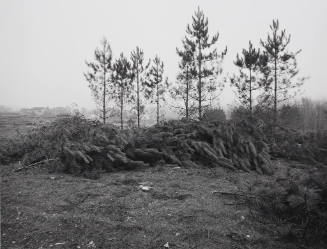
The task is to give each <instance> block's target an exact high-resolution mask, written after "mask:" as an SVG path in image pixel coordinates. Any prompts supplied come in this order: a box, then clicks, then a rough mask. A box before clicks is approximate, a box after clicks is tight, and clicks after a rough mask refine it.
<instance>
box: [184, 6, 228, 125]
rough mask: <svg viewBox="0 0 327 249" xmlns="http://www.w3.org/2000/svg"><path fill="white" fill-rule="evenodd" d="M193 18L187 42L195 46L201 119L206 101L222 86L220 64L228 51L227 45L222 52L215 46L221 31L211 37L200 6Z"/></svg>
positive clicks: (206, 20)
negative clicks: (218, 77) (218, 78)
mask: <svg viewBox="0 0 327 249" xmlns="http://www.w3.org/2000/svg"><path fill="white" fill-rule="evenodd" d="M192 20H193V22H192V25H187V30H186V33H187V35H186V37H185V42H186V44H187V45H188V46H189V47H191V48H194V53H195V57H194V63H195V69H196V70H195V77H196V78H197V79H198V83H197V87H196V88H197V93H196V94H195V95H194V98H195V99H196V101H197V102H198V116H199V119H200V120H201V118H202V111H203V110H202V109H203V107H206V102H207V101H208V100H211V98H212V97H211V96H212V94H213V93H214V92H215V91H216V90H217V87H221V85H220V83H218V81H217V76H218V74H219V73H221V67H220V64H221V62H222V59H223V58H224V56H225V55H226V53H227V47H226V49H225V50H224V51H223V52H222V53H221V54H219V53H218V51H217V49H216V48H214V47H213V46H214V45H215V43H216V42H217V41H218V38H219V33H216V34H215V35H214V36H212V38H210V36H209V33H208V18H206V17H205V16H204V13H203V11H202V10H200V8H198V10H197V11H196V12H195V15H194V16H193V17H192Z"/></svg>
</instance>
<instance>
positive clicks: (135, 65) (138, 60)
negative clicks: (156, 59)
mask: <svg viewBox="0 0 327 249" xmlns="http://www.w3.org/2000/svg"><path fill="white" fill-rule="evenodd" d="M131 61H132V69H133V73H134V75H135V78H134V79H135V80H134V81H135V82H136V112H137V127H138V128H140V118H141V113H142V110H143V109H144V108H142V107H143V105H142V103H141V96H140V95H141V92H142V90H143V88H144V86H145V73H146V70H147V68H148V67H149V65H150V61H149V63H147V64H145V63H144V52H143V50H142V49H140V48H139V47H136V49H135V50H134V51H132V53H131Z"/></svg>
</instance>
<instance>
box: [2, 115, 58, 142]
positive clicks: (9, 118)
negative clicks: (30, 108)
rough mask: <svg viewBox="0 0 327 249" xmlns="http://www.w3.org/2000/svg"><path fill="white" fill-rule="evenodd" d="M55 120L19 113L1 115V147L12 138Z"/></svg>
mask: <svg viewBox="0 0 327 249" xmlns="http://www.w3.org/2000/svg"><path fill="white" fill-rule="evenodd" d="M54 119H55V116H51V117H46V116H44V117H41V116H31V115H21V114H18V113H0V145H1V144H3V143H4V142H6V141H7V140H8V139H10V138H13V137H15V136H17V135H19V134H21V133H25V132H26V131H27V130H29V129H32V128H33V127H35V126H36V125H38V124H42V123H45V122H50V121H52V120H54Z"/></svg>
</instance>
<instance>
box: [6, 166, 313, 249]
mask: <svg viewBox="0 0 327 249" xmlns="http://www.w3.org/2000/svg"><path fill="white" fill-rule="evenodd" d="M275 163H276V164H277V165H278V167H279V171H282V170H283V168H285V167H286V165H287V164H288V163H286V162H281V161H276V162H275ZM15 167H18V166H17V165H10V166H3V167H1V176H2V182H1V185H2V186H1V195H2V196H1V216H2V220H1V222H2V229H1V237H2V241H1V244H2V248H35V249H37V248H38V249H41V248H56V249H57V248H67V249H68V248H69V249H70V248H164V245H165V244H166V243H167V242H168V244H166V246H167V245H169V248H201V249H202V248H226V249H228V248H267V249H269V248H306V247H302V245H301V244H302V243H301V241H296V240H286V239H285V238H284V239H283V238H282V236H281V235H282V234H285V232H287V229H289V228H288V227H285V226H282V225H280V226H277V225H276V224H269V222H266V221H265V219H264V218H263V217H260V216H258V215H253V214H251V212H250V211H251V210H249V208H248V207H247V206H246V205H244V204H242V203H240V200H239V199H237V198H234V197H232V198H226V197H224V196H222V195H220V194H219V193H217V191H226V192H235V191H238V190H242V189H246V188H247V187H248V186H250V185H251V184H253V183H254V182H256V181H258V180H260V181H265V180H268V177H267V176H258V175H257V174H256V173H240V172H236V173H235V172H233V173H232V172H228V171H225V170H224V169H219V168H218V169H215V170H210V169H203V168H202V169H182V168H174V167H168V166H158V167H155V168H149V169H144V170H139V171H133V172H132V171H130V172H119V173H111V174H103V175H102V176H101V178H100V179H98V180H91V179H86V178H82V177H74V176H70V175H65V174H49V173H48V172H47V170H46V169H41V168H36V169H31V170H28V171H25V172H17V173H14V172H13V168H15ZM141 184H143V185H145V186H150V187H152V188H151V189H150V190H149V191H144V190H142V189H140V188H139V185H141ZM315 248H317V247H315Z"/></svg>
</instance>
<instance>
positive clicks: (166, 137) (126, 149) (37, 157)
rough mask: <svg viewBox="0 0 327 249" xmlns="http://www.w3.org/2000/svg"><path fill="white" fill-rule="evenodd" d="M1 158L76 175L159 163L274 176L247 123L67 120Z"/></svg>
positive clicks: (260, 139) (260, 138)
mask: <svg viewBox="0 0 327 249" xmlns="http://www.w3.org/2000/svg"><path fill="white" fill-rule="evenodd" d="M2 154H4V155H5V157H4V158H7V160H8V159H9V161H10V160H13V159H16V160H21V161H22V164H23V165H25V166H23V168H24V167H26V166H30V165H32V166H33V165H35V164H37V163H40V162H42V163H43V162H45V163H50V162H53V161H55V162H56V163H55V164H56V165H57V166H58V165H59V166H60V167H59V168H61V169H62V170H64V171H65V172H68V173H74V174H80V173H83V172H85V171H92V170H106V171H114V170H119V169H135V168H139V167H149V166H154V165H157V164H174V165H178V166H183V167H194V166H198V165H200V166H201V165H202V166H208V167H217V166H219V167H224V168H228V169H230V170H236V169H240V170H243V171H247V172H249V171H252V170H253V171H256V172H258V173H261V174H262V173H264V174H272V173H273V167H272V165H271V162H270V156H269V148H268V145H267V144H266V142H265V136H264V135H263V133H262V132H261V130H260V129H259V128H258V127H256V126H255V124H250V123H247V122H240V123H238V124H234V123H228V122H224V123H221V122H197V121H169V122H166V123H164V124H162V125H160V126H153V127H150V128H145V129H140V130H123V131H121V130H118V129H117V128H116V127H114V126H109V125H102V124H101V123H99V122H96V121H91V120H88V119H86V118H84V117H83V116H71V117H65V118H61V119H57V120H55V121H54V122H51V123H49V124H47V125H43V126H40V127H36V128H35V129H33V130H32V131H30V132H28V133H27V134H26V135H23V136H21V138H20V139H18V140H16V141H15V142H14V143H12V144H11V146H9V147H8V148H7V150H6V151H5V152H4V153H2Z"/></svg>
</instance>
